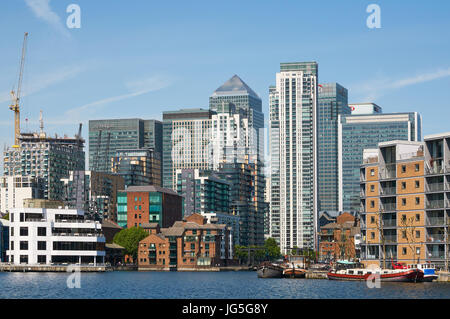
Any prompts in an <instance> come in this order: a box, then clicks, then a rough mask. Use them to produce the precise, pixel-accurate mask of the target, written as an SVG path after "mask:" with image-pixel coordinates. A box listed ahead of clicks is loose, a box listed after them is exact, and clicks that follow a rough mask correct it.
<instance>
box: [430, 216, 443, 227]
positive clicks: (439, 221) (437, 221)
mask: <svg viewBox="0 0 450 319" xmlns="http://www.w3.org/2000/svg"><path fill="white" fill-rule="evenodd" d="M426 225H427V226H438V225H445V219H444V217H429V218H427V219H426Z"/></svg>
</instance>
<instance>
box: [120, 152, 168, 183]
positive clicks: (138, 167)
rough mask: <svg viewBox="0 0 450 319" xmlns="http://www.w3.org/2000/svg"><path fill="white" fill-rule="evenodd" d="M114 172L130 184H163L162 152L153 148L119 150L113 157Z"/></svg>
mask: <svg viewBox="0 0 450 319" xmlns="http://www.w3.org/2000/svg"><path fill="white" fill-rule="evenodd" d="M111 166H112V169H111V171H112V173H114V174H117V175H119V176H121V177H122V178H123V179H124V181H125V185H126V186H127V187H128V186H145V185H156V186H161V171H162V170H161V154H160V153H158V152H155V151H154V149H153V148H149V149H146V148H142V149H123V150H117V151H116V154H115V156H114V157H112V158H111Z"/></svg>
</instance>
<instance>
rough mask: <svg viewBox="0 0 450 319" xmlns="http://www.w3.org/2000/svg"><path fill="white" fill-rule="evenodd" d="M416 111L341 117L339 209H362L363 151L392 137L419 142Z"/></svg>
mask: <svg viewBox="0 0 450 319" xmlns="http://www.w3.org/2000/svg"><path fill="white" fill-rule="evenodd" d="M421 127H422V121H421V116H420V115H419V114H418V113H417V112H411V113H391V114H388V113H385V114H371V115H342V116H339V124H338V134H339V138H338V142H339V159H338V165H339V166H338V167H339V169H338V171H339V187H338V189H339V209H338V210H339V211H358V210H359V169H360V166H361V163H362V159H363V157H362V156H363V150H364V149H366V148H376V147H378V143H380V142H386V141H391V140H404V141H420V140H421V135H422V132H421Z"/></svg>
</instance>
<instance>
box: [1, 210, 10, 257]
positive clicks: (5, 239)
mask: <svg viewBox="0 0 450 319" xmlns="http://www.w3.org/2000/svg"><path fill="white" fill-rule="evenodd" d="M8 249H9V220H6V219H1V218H0V262H6V261H7V260H8V259H7V257H6V251H7V250H8Z"/></svg>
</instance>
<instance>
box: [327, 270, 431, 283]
mask: <svg viewBox="0 0 450 319" xmlns="http://www.w3.org/2000/svg"><path fill="white" fill-rule="evenodd" d="M374 274H376V275H379V276H380V280H381V281H383V282H385V281H395V282H422V281H423V271H421V270H419V269H363V268H355V269H341V270H334V269H333V270H330V271H329V272H328V274H327V276H328V279H330V280H371V279H374V277H373V275H374ZM369 277H370V278H369Z"/></svg>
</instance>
